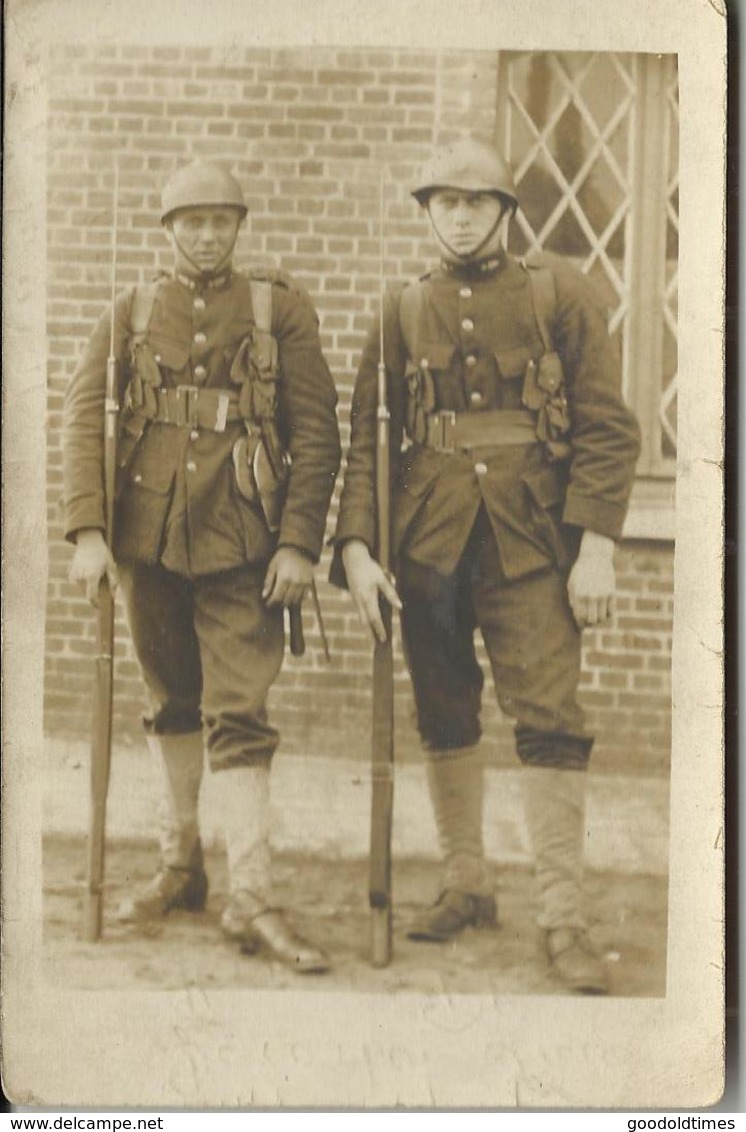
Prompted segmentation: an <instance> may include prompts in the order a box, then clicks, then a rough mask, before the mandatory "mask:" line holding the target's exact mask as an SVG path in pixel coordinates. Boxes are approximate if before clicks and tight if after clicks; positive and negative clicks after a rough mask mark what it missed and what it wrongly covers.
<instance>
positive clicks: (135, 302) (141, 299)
mask: <svg viewBox="0 0 746 1132" xmlns="http://www.w3.org/2000/svg"><path fill="white" fill-rule="evenodd" d="M157 287H158V283H157V281H153V282H150V283H138V284H137V286H136V287H135V289H134V292H133V294H132V307H131V310H130V329H131V331H132V336H133V338H135V339H140V338H144V337H145V335H146V334H147V332H148V326H149V325H150V318H151V315H152V314H153V307H154V306H155V293H156V290H157Z"/></svg>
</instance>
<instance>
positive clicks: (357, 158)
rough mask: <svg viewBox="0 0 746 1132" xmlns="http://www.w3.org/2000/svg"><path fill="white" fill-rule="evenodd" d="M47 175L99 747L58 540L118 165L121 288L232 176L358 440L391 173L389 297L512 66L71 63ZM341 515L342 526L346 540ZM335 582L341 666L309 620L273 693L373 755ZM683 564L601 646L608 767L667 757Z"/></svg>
mask: <svg viewBox="0 0 746 1132" xmlns="http://www.w3.org/2000/svg"><path fill="white" fill-rule="evenodd" d="M50 74H51V80H50V82H51V87H50V105H49V134H48V139H49V161H48V279H49V296H48V340H49V353H48V381H49V400H48V438H49V446H48V485H49V487H48V523H49V535H50V544H49V604H48V620H47V680H46V723H47V727H48V729H49V730H52V731H58V732H66V733H72V734H74V733H84V732H85V731H86V730H87V728H88V721H89V715H90V706H89V705H90V688H91V676H92V662H91V655H92V647H93V640H94V633H95V625H94V620H93V617H92V615H91V612H90V609H89V608H88V607H87V605H86V603H85V602H84V601H83V600H82V599H81V597H80V595H79V593H78V592H77V589H76V588H74V587H72V586H71V585H70V583H69V582H68V581H67V576H66V575H67V567H68V564H69V559H70V548H69V547H67V546H66V545H65V544H64V542H63V541H62V538H61V529H60V515H59V495H60V468H61V450H60V423H61V407H62V397H63V391H64V388H65V385H66V383H67V381H68V380H69V377H70V374H71V373H72V370H73V368H74V365H75V360H76V357H77V356H78V354H79V351H80V349H81V346H82V343H83V342H84V340H85V338H86V336H87V335H88V334H89V332H90V330H91V329H92V326H93V323H94V321H95V319H96V318H97V317H98V316H99V314H100V313H101V311H102V309H103V308H104V306H105V304H106V302H107V301H108V294H109V288H110V242H111V192H112V184H113V174H112V171H113V166H114V162H115V160H116V162H117V163H118V166H119V169H120V182H121V188H120V213H119V249H120V251H119V256H118V268H117V270H118V283H119V285H120V286H125V285H128V284H131V283H136V282H137V281H139V280H142V279H145V278H148V277H150V276H151V275H152V274H153V272H154V271H155V270H156V269H157V267H158V266H159V264H160V262H161V260H162V261H163V264H164V265H167V264H168V256H167V246H166V243H165V240H164V237H163V234H162V231H161V229H160V226H159V223H158V219H157V215H158V204H159V196H160V186H161V184H162V182H163V181H164V180H165V178H166V177H167V176H168V174H169V173H170V172H171V170H172V169H173V168H174V167H176V166H177V165H180V164H183V163H184V162H186V161H188V160H190V159H191V158H192V157H193V156H197V155H199V156H206V157H210V156H214V157H219V158H220V159H221V160H225V161H227V162H229V163H230V165H231V167H232V168H233V170H234V171H235V173H236V175H237V176H238V177H239V179H240V180H241V182H242V184H243V186H244V189H245V192H246V196H247V202H248V204H249V207H250V226H249V229H248V231H247V232H246V233H244V235H243V236H242V237H241V242H240V246H239V251H238V256H237V266H238V267H239V269H240V268H241V267H242V266H248V264H249V263H256V262H260V263H262V264H267V265H274V266H279V265H282V266H283V267H284V268H285V269H286V270H288V271H290V272H292V273H293V274H294V275H295V276H296V278H297V279H298V280H299V281H301V282H302V283H303V284H304V285H305V286H306V287H307V288H308V289H309V291H310V292H311V295H312V296H313V298H314V301H315V303H316V306H317V309H318V311H319V316H320V319H321V327H322V341H323V345H324V349H325V353H326V356H327V360H328V362H329V364H330V366H331V368H332V371H333V373H334V376H335V380H336V382H337V386H338V389H339V393H340V424H341V428H342V437H343V442H344V443H346V441H347V437H348V423H347V422H348V408H349V398H350V393H351V387H352V381H353V378H354V373H355V368H356V363H357V360H358V357H359V352H360V349H361V345H362V340H363V336H364V333H365V330H366V328H367V326H368V324H369V321H370V318H371V316H372V314H373V312H374V310H375V307H376V303H377V295H378V288H379V277H378V256H379V242H378V197H379V176H380V171H383V173H384V183H385V196H386V245H385V263H384V270H385V274H386V277H387V279H389V280H395V279H398V278H402V277H406V278H409V277H414V276H417V275H418V274H420V273H421V272H422V271H423V270H425V268H426V266H427V265H428V264H429V263H430V262H431V260H432V248H431V245H430V243H429V241H428V239H427V233H426V230H425V226H424V225H423V222H422V220H421V218H420V217H419V216H418V210H417V207H416V205H415V204H414V203H413V202H412V201H411V199H410V198H409V197H408V194H407V186H408V184H409V183H410V181H411V178H412V176H413V174H414V173H415V171H416V169H417V168H418V166H419V165H420V163H421V162H422V160H423V159H424V158H425V157H426V156H427V155H428V153H429V151H430V150H431V148H432V146H433V145H434V144H439V143H442V142H444V141H447V140H450V139H451V138H453V137H455V136H457V135H458V134H461V133H465V132H472V133H478V134H481V135H483V136H484V137H485V138H489V137H490V136H491V134H492V132H493V129H494V118H495V98H496V77H497V57H496V56H495V55H494V54H492V53H486V52H483V53H480V52H459V53H453V54H447V53H438V54H436V53H428V52H417V53H416V54H414V53H411V52H406V51H388V50H378V49H376V50H360V51H357V50H349V49H346V50H331V49H319V50H314V51H310V50H306V49H304V50H264V49H263V50H253V49H247V50H245V51H241V50H239V49H236V48H231V49H230V50H229V51H228V52H226V51H225V50H222V49H212V48H194V47H191V48H183V49H182V48H177V47H161V48H158V47H126V46H111V47H101V46H96V47H82V46H75V47H73V46H68V47H63V48H57V49H55V51H54V53H53V57H52V61H51V68H50ZM335 511H336V498H335V502H334V504H333V507H332V512H331V514H330V529H331V528H332V526H333V523H334V515H335ZM326 565H327V563H326V560H325V561H324V562H323V563H322V565H321V567H320V568H319V571H318V580H319V588H320V593H321V600H322V603H323V606H324V610H325V619H326V626H327V631H328V634H329V637H330V643H331V647H332V651H333V657H334V659H333V664H332V667H331V668H328V667H327V666H326V665H325V663H324V661H323V658H322V656H321V655H320V651H319V647H318V635H317V633H316V630H315V624H314V621H313V617H312V615H311V614H310V612H309V613H308V614H307V616H306V622H307V643H308V652H307V655H306V657H305V658H303V659H302V660H294V659H292V658H288V661H287V663H286V666H285V669H284V671H283V674H282V676H281V678H280V681H279V682H278V684H277V686H276V687H275V689H274V690H273V693H272V711H273V716H274V718H275V720H276V721H277V723H278V724H279V726H280V727H281V729H282V730H283V733H284V734H285V736H286V742H287V743H288V744H289V745H290V746H292V747H297V748H300V746H301V744H304V745H306V746H312V747H313V748H314V749H320V750H324V751H327V752H338V753H341V752H349V750H350V736H359V737H360V740H361V749H360V754H361V757H365V756H367V753H368V749H367V748H368V738H367V734H368V731H367V723H368V717H369V710H370V709H369V703H370V701H369V696H370V685H369V672H370V657H369V649H368V644H367V641H366V638H365V636H364V635H363V633H362V631H361V630H360V628H359V626H358V624H357V620H356V617H355V615H354V614H353V612H352V608H351V605H350V603H349V600H348V599H347V597H346V595H342V594H338V593H336V592H335V591H334V590H332V589H331V587H329V586H328V585H327V583H326V581H325V577H326ZM672 565H673V560H672V552H671V549H670V547H665V546H660V545H656V544H650V545H643V544H629V545H626V546H624V547H623V548H622V549H621V550H620V552H619V568H620V569H619V573H620V597H619V603H618V616H617V619H616V623H615V624H614V626H613V627H612V628H609V629H607V630H604V631H599V632H595V633H590V634H588V635H587V640H586V648H585V660H586V664H585V672H584V684H583V696H584V702H585V704H586V705H587V707H588V710H589V715H590V719H591V723H592V725H593V726H594V728H595V729H596V730H597V732H598V734H599V740H600V743H599V755H598V757H599V761H600V762H602V763H603V764H605V765H608V766H612V765H613V766H616V767H621V768H623V769H630V770H632V769H633V768H634V769H646V770H650V771H653V772H656V771H660V770H661V769H663V767H664V766H665V764H666V760H667V757H668V747H669V715H670V688H669V667H670V645H671V619H672V592H671V591H672ZM117 633H118V637H117V639H118V656H117V668H116V673H117V691H116V699H115V727H116V729H117V733H118V734H119V735H121V736H125V735H129V736H132V737H133V738H134V737H135V736H136V735H138V734H139V728H138V723H137V721H138V718H139V715H140V711H141V707H142V702H143V689H142V685H141V682H140V678H139V675H138V671H137V665H136V663H135V660H134V657H133V654H132V651H131V649H130V646H129V642H128V640H127V632H126V628H125V626H124V623H123V621H122V618H121V614H120V616H119V617H118V622H117ZM397 695H398V699H399V701H400V706H399V710H398V723H397V726H398V728H399V731H400V748H401V751H402V754H403V756H404V757H410V756H411V757H416V746H417V744H416V738H415V735H414V732H413V728H412V725H411V719H410V715H411V705H410V698H409V693H408V683H407V678H406V674H405V672H404V670H403V667H402V665H401V664H400V665H399V671H398V675H397ZM484 722H485V724H486V725H487V726H486V730H487V732H488V734H489V735H490V742H491V744H492V748H493V754H494V757H495V758H496V759H499V760H504V759H510V758H511V757H512V755H511V750H512V748H511V743H510V729H509V727H508V726H507V725H506V724H505V723H504V722H501V721H500V720H499V717H498V712H497V709H496V708H495V707H493V699H492V697H490V696H486V697H485V712H484Z"/></svg>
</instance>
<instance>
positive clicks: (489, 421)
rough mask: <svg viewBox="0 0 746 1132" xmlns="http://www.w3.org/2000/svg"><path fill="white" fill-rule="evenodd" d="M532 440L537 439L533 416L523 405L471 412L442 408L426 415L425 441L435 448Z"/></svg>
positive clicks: (457, 447) (482, 445) (457, 449)
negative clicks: (519, 407)
mask: <svg viewBox="0 0 746 1132" xmlns="http://www.w3.org/2000/svg"><path fill="white" fill-rule="evenodd" d="M534 443H537V436H536V420H535V418H534V416H533V414H532V413H529V412H527V411H526V410H525V409H487V410H485V411H483V412H473V413H454V412H452V411H449V410H442V411H441V412H439V413H430V414H429V416H428V418H427V439H426V440H425V444H426V445H427V447H428V448H435V449H436V450H437V451H438V452H457V451H459V450H461V449H469V448H489V447H491V446H494V447H496V448H499V447H501V446H504V445H512V444H534Z"/></svg>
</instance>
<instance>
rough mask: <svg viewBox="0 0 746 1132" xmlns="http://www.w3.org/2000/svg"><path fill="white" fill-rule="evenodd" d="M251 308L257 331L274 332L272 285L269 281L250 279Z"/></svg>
mask: <svg viewBox="0 0 746 1132" xmlns="http://www.w3.org/2000/svg"><path fill="white" fill-rule="evenodd" d="M249 287H250V288H251V306H252V309H253V311H254V321H255V322H256V326H257V330H262V331H264V333H265V334H269V333H271V331H272V283H271V281H270V280H269V279H251V278H250V279H249Z"/></svg>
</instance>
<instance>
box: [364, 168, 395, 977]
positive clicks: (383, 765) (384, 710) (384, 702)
mask: <svg viewBox="0 0 746 1132" xmlns="http://www.w3.org/2000/svg"><path fill="white" fill-rule="evenodd" d="M383 191H384V187H383V177H381V186H380V257H381V260H380V283H381V315H380V319H381V326H380V339H379V360H378V407H377V411H376V513H377V519H378V561H379V564H380V566H381V569H382V570H384V571H385V572H386V573H387V574H388V572H389V570H390V568H391V538H390V522H391V519H390V498H389V493H390V487H391V485H390V470H389V455H390V432H391V414H390V412H389V407H388V400H387V395H386V363H385V361H384V357H383V347H384V340H383V298H384V277H383V216H384V213H383ZM380 606H381V618H382V620H383V625H384V629H385V630H386V640H385V641H379V640H376V642H375V646H374V653H373V737H372V757H371V764H372V765H371V777H372V786H371V816H370V872H369V886H368V890H369V900H370V908H371V962H372V963H373V966H374V967H386V966H388V964H389V963H390V962H391V934H392V933H391V919H392V916H391V823H392V816H393V805H394V656H393V647H392V643H391V623H392V611H391V606H390V604H389V603H388V601H386V599H385V598H383V597H381V599H380Z"/></svg>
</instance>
